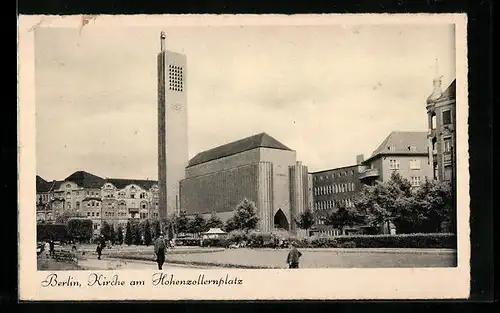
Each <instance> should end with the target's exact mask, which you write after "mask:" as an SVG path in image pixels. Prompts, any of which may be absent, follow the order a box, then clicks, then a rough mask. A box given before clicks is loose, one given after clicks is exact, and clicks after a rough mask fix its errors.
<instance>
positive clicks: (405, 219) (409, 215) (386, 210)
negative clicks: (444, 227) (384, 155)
mask: <svg viewBox="0 0 500 313" xmlns="http://www.w3.org/2000/svg"><path fill="white" fill-rule="evenodd" d="M354 204H355V207H356V209H357V210H358V214H361V215H363V216H365V217H366V219H365V221H366V223H367V224H368V225H370V226H373V227H379V226H381V225H383V224H384V223H386V224H387V225H389V224H390V223H393V224H394V225H396V228H397V229H398V232H402V233H405V232H412V228H413V226H414V225H415V223H416V220H418V218H419V216H418V214H416V213H417V211H416V210H415V209H416V206H415V205H416V203H415V197H414V195H413V192H412V186H411V184H410V182H409V181H408V180H407V179H404V178H402V177H401V175H400V174H399V173H397V172H393V173H392V175H391V179H390V180H389V181H387V182H376V184H375V185H373V186H364V187H363V189H362V190H361V192H360V193H359V194H358V196H357V197H356V199H355V201H354Z"/></svg>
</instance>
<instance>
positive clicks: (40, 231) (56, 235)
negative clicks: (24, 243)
mask: <svg viewBox="0 0 500 313" xmlns="http://www.w3.org/2000/svg"><path fill="white" fill-rule="evenodd" d="M36 237H37V240H38V241H42V240H47V239H52V240H55V241H63V242H64V241H68V240H70V237H69V234H68V228H67V227H66V225H65V224H37V225H36Z"/></svg>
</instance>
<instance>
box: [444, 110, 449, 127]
mask: <svg viewBox="0 0 500 313" xmlns="http://www.w3.org/2000/svg"><path fill="white" fill-rule="evenodd" d="M450 124H451V111H450V110H446V111H443V125H450Z"/></svg>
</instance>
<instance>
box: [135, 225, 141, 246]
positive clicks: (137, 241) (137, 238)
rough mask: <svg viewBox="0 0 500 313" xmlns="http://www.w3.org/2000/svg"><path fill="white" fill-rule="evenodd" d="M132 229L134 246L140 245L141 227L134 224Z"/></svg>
mask: <svg viewBox="0 0 500 313" xmlns="http://www.w3.org/2000/svg"><path fill="white" fill-rule="evenodd" d="M134 226H135V227H133V230H134V245H136V246H139V245H141V244H142V234H141V227H140V225H139V224H135V225H134Z"/></svg>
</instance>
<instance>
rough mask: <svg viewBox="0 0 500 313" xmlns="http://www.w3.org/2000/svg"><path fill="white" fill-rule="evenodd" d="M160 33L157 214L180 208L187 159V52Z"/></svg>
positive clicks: (166, 214) (161, 215) (158, 58)
mask: <svg viewBox="0 0 500 313" xmlns="http://www.w3.org/2000/svg"><path fill="white" fill-rule="evenodd" d="M166 39H167V36H166V34H165V32H161V33H160V52H159V53H158V56H157V62H158V189H159V190H158V193H159V203H158V211H159V214H160V218H166V217H167V216H169V215H171V214H174V213H175V214H177V213H178V211H179V210H180V207H179V203H180V194H179V192H180V188H179V183H180V181H181V180H182V179H184V175H185V168H186V166H187V163H188V138H187V96H186V91H187V84H186V82H187V68H186V56H185V55H183V54H180V53H176V52H171V51H167V47H166V44H167V42H166Z"/></svg>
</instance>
